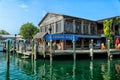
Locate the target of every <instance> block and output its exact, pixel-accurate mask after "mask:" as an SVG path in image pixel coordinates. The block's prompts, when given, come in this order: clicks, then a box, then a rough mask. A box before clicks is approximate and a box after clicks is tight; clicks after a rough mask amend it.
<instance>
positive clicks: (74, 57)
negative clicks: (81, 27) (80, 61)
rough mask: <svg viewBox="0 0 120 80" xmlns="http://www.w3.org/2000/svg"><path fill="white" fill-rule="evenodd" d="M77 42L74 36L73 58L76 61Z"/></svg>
mask: <svg viewBox="0 0 120 80" xmlns="http://www.w3.org/2000/svg"><path fill="white" fill-rule="evenodd" d="M75 43H76V42H75V36H73V59H74V61H76V49H75V47H76V44H75Z"/></svg>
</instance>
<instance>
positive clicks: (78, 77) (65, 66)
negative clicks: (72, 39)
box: [0, 56, 120, 80]
mask: <svg viewBox="0 0 120 80" xmlns="http://www.w3.org/2000/svg"><path fill="white" fill-rule="evenodd" d="M5 70H6V76H5V77H6V80H10V79H12V80H98V79H99V80H119V79H120V60H112V61H110V60H93V61H89V60H80V61H72V60H71V61H53V62H52V63H51V62H50V61H49V60H37V61H36V60H35V61H31V59H22V58H19V57H14V56H11V57H10V64H6V68H5ZM0 73H1V72H0ZM0 76H1V75H0Z"/></svg>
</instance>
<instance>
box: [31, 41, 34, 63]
mask: <svg viewBox="0 0 120 80" xmlns="http://www.w3.org/2000/svg"><path fill="white" fill-rule="evenodd" d="M31 59H32V61H33V59H34V39H33V40H32V55H31Z"/></svg>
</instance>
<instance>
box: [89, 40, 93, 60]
mask: <svg viewBox="0 0 120 80" xmlns="http://www.w3.org/2000/svg"><path fill="white" fill-rule="evenodd" d="M90 57H91V60H93V39H91V42H90Z"/></svg>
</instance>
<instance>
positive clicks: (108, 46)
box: [107, 40, 110, 59]
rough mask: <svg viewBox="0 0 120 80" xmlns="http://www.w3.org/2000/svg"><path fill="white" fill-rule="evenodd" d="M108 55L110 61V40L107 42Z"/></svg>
mask: <svg viewBox="0 0 120 80" xmlns="http://www.w3.org/2000/svg"><path fill="white" fill-rule="evenodd" d="M107 42H108V44H107V53H108V59H110V40H108V41H107Z"/></svg>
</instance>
